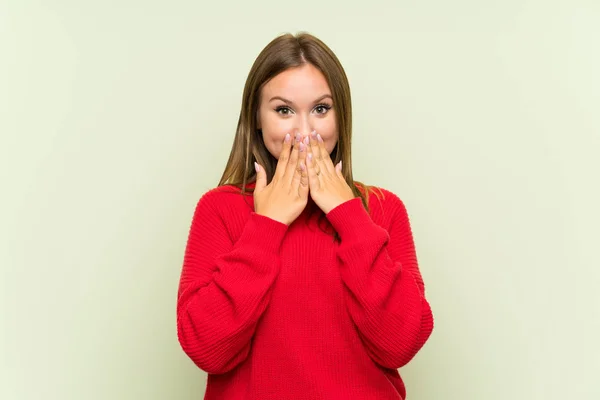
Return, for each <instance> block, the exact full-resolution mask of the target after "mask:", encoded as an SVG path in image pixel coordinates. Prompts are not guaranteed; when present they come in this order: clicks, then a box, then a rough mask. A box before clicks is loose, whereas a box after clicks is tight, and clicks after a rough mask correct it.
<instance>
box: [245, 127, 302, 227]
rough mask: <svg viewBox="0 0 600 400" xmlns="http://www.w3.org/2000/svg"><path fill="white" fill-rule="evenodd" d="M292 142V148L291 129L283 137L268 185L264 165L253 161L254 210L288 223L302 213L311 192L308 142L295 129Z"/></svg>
mask: <svg viewBox="0 0 600 400" xmlns="http://www.w3.org/2000/svg"><path fill="white" fill-rule="evenodd" d="M293 142H294V144H293V148H292V138H291V136H290V134H289V133H288V134H287V135H286V138H285V139H284V141H283V149H282V150H281V154H280V155H279V160H278V161H277V168H276V169H275V174H274V175H273V179H272V180H271V183H269V184H268V185H267V174H266V172H265V169H264V168H263V167H262V165H259V164H257V163H256V162H255V163H254V167H255V168H256V171H257V172H256V173H257V175H256V186H255V187H254V211H255V212H256V213H257V214H261V215H264V216H267V217H269V218H271V219H274V220H276V221H279V222H282V223H284V224H286V225H290V224H291V223H292V222H294V220H295V219H296V218H298V216H299V215H300V214H301V213H302V211H303V210H304V207H306V204H307V202H308V195H309V193H308V191H309V190H308V189H309V186H308V175H307V170H306V154H307V146H306V144H304V143H303V142H302V137H301V136H300V134H299V133H296V139H295V140H294V141H293ZM290 149H291V152H290Z"/></svg>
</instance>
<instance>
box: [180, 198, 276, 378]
mask: <svg viewBox="0 0 600 400" xmlns="http://www.w3.org/2000/svg"><path fill="white" fill-rule="evenodd" d="M209 193H210V192H209ZM218 201H219V200H216V199H215V198H214V197H211V196H208V195H206V194H205V195H204V196H203V197H202V198H201V199H200V201H199V202H198V205H197V207H196V211H195V213H194V217H193V220H192V224H191V227H190V232H189V237H188V241H187V246H186V250H185V255H184V261H183V268H182V272H181V278H180V282H179V290H178V297H177V335H178V338H179V342H180V344H181V346H182V348H183V350H184V352H185V353H186V354H187V355H188V356H189V357H190V358H191V359H192V361H194V363H195V364H196V365H197V366H198V367H200V368H201V369H203V370H205V371H206V372H208V373H213V374H219V373H225V372H227V371H230V370H231V369H233V368H234V367H235V366H237V365H238V364H239V363H241V362H242V361H243V360H244V359H245V358H246V357H247V355H248V353H249V351H250V344H251V338H252V336H253V334H254V332H255V328H256V324H257V322H258V320H259V318H260V316H261V315H262V313H263V312H264V310H265V309H266V307H267V305H268V302H269V300H270V296H271V289H272V285H273V282H274V281H275V278H276V277H277V275H278V273H279V269H280V261H279V247H280V245H281V242H282V240H283V237H284V235H285V233H286V231H287V225H285V224H282V223H280V222H278V221H275V220H273V219H270V218H268V217H265V216H262V215H259V214H256V213H254V212H252V213H251V214H250V217H249V219H248V220H247V222H246V224H245V226H244V228H243V231H242V234H241V236H240V238H239V239H238V240H237V241H236V242H235V243H232V241H231V239H230V237H229V234H228V231H227V229H226V227H225V221H224V220H223V219H222V217H221V215H219V214H218V212H217V209H216V206H217V202H218Z"/></svg>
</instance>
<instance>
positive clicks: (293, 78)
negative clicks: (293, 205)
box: [256, 64, 354, 214]
mask: <svg viewBox="0 0 600 400" xmlns="http://www.w3.org/2000/svg"><path fill="white" fill-rule="evenodd" d="M258 128H259V129H262V132H263V140H264V142H265V145H266V147H267V149H268V150H269V152H270V153H271V155H273V157H275V158H277V159H279V156H280V155H281V154H282V152H287V153H288V154H289V153H290V151H291V148H292V146H293V144H294V142H295V141H294V140H288V142H285V140H284V139H285V137H286V134H288V133H289V134H290V137H291V138H292V139H293V138H294V137H295V138H296V142H295V143H296V144H297V146H294V147H295V149H294V150H293V151H291V152H292V155H291V159H292V160H293V161H292V163H294V161H295V162H297V163H298V164H299V165H300V168H299V169H298V168H295V166H292V168H291V169H289V171H290V173H291V174H294V173H295V174H298V177H299V176H300V174H301V175H302V176H303V177H304V176H306V177H307V178H308V187H309V193H310V196H311V198H312V199H313V200H314V202H315V203H316V204H317V205H318V206H319V207H320V208H321V210H323V211H324V212H325V213H326V214H327V213H329V212H330V211H331V210H333V209H334V208H335V207H337V206H339V205H341V204H342V203H344V202H346V201H348V200H351V199H353V198H354V194H353V192H352V190H351V189H350V187H349V186H348V184H347V183H346V181H345V179H344V176H343V174H342V172H341V171H342V164H341V162H340V163H338V164H337V165H335V166H334V165H333V162H332V160H331V157H330V154H331V152H332V151H333V149H334V148H335V145H336V143H337V140H338V137H339V135H338V131H337V123H336V118H335V111H334V108H333V101H332V98H331V91H330V89H329V85H328V84H327V80H326V79H325V76H324V75H323V74H322V73H321V72H320V71H319V70H318V69H317V68H316V67H314V66H313V65H311V64H304V65H302V66H300V67H297V68H291V69H288V70H286V71H284V72H282V73H280V74H279V75H277V76H275V77H274V78H273V79H271V80H270V81H269V82H268V83H267V84H266V85H265V86H264V87H263V89H262V93H261V103H260V106H259V115H258ZM300 140H301V142H300V144H299V145H298V143H297V142H299V141H300ZM298 152H301V153H302V154H303V155H306V158H305V159H304V158H302V157H299V156H298ZM286 164H287V162H286ZM279 169H280V171H285V170H286V169H287V167H283V166H280V167H279ZM258 171H259V172H258V181H259V183H258V184H257V189H258V190H257V192H258V193H256V194H257V195H259V196H262V194H261V193H262V192H263V190H265V187H266V177H265V176H264V170H263V169H262V168H260V167H259V168H258ZM292 171H296V172H292ZM281 176H283V172H282V173H281ZM286 176H288V174H286ZM278 178H279V176H278ZM278 180H279V179H276V181H278ZM290 180H291V178H285V181H286V182H288V183H290V182H289V181H290ZM300 181H301V180H300V179H297V180H296V181H295V183H294V184H293V185H294V188H293V193H298V194H300V193H301V191H298V184H299V182H300ZM267 195H268V196H269V195H270V194H267Z"/></svg>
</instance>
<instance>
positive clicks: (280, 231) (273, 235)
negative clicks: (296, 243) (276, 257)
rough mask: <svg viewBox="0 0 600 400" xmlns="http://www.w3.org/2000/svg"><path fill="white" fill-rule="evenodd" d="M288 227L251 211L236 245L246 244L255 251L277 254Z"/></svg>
mask: <svg viewBox="0 0 600 400" xmlns="http://www.w3.org/2000/svg"><path fill="white" fill-rule="evenodd" d="M287 229H288V226H287V225H286V224H284V223H282V222H279V221H275V220H274V219H272V218H269V217H267V216H264V215H261V214H257V213H256V212H254V211H252V212H251V213H250V217H249V218H248V221H247V222H246V225H245V226H244V230H243V231H242V234H241V235H240V238H239V240H238V243H248V244H250V245H252V246H254V247H255V248H256V249H257V250H261V249H262V250H264V251H266V252H270V253H279V248H280V247H281V243H282V242H283V238H284V237H285V233H286V232H287Z"/></svg>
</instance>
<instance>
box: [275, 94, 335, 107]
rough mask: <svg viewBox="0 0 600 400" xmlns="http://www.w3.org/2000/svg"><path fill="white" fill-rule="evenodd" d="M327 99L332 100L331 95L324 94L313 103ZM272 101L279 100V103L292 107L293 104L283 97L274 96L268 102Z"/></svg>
mask: <svg viewBox="0 0 600 400" xmlns="http://www.w3.org/2000/svg"><path fill="white" fill-rule="evenodd" d="M327 97H329V98H330V99H331V100H333V97H331V95H330V94H324V95H323V96H321V97H319V98H318V99H316V100H315V101H314V102H315V103H318V102H320V101H321V100H323V99H325V98H327ZM273 100H281V101H283V102H285V103H287V104H290V105H294V102H293V101H291V100H288V99H284V98H283V97H280V96H274V97H271V100H269V102H271V101H273Z"/></svg>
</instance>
